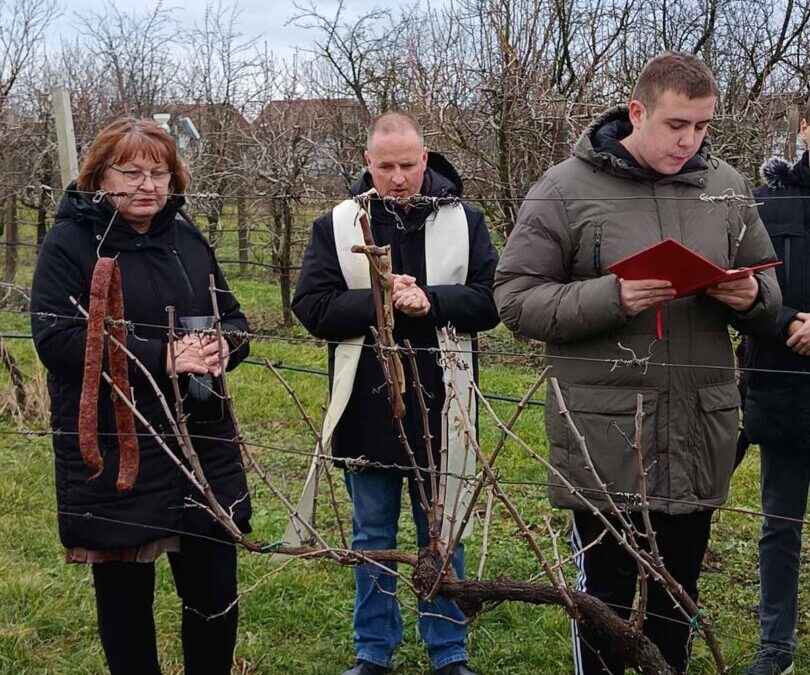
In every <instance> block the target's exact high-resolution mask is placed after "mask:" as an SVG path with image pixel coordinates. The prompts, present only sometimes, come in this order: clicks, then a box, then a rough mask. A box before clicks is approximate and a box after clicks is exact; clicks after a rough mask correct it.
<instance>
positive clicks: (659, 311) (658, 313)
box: [655, 303, 664, 342]
mask: <svg viewBox="0 0 810 675" xmlns="http://www.w3.org/2000/svg"><path fill="white" fill-rule="evenodd" d="M663 312H664V305H663V303H660V304H659V305H658V307H656V308H655V335H656V336H657V337H658V341H659V342H663V341H664V316H663Z"/></svg>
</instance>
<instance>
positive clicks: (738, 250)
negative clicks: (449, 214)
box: [495, 53, 780, 675]
mask: <svg viewBox="0 0 810 675" xmlns="http://www.w3.org/2000/svg"><path fill="white" fill-rule="evenodd" d="M717 94H718V89H717V85H716V83H715V80H714V77H713V76H712V74H711V72H710V71H709V70H708V68H707V67H706V66H705V65H704V64H703V63H702V62H701V61H700V60H698V59H697V58H696V57H694V56H692V55H690V54H682V53H665V54H661V55H660V56H657V57H656V58H654V59H652V60H651V61H650V62H649V63H647V65H646V66H645V67H644V69H643V71H642V73H641V74H640V76H639V78H638V81H637V82H636V85H635V88H634V90H633V94H632V100H631V101H630V103H629V105H628V106H626V107H625V106H620V107H617V108H614V109H612V110H609V111H608V112H606V113H605V114H603V115H602V116H600V117H599V118H597V119H596V120H594V121H593V123H592V124H591V125H590V126H589V127H588V129H587V130H586V131H585V133H584V134H583V135H582V138H581V139H580V140H579V142H578V143H577V145H576V147H575V149H574V156H573V157H572V158H570V159H568V160H566V161H564V162H562V163H561V164H559V165H557V166H555V167H553V168H552V169H551V170H550V171H549V172H548V173H546V174H545V175H544V176H543V177H542V178H541V180H540V181H539V182H538V183H537V184H536V185H535V186H534V187H533V188H532V189H531V191H530V192H529V194H528V196H527V197H526V201H525V203H524V204H523V206H522V208H521V210H520V213H519V215H518V222H517V226H516V228H515V230H514V232H513V233H512V235H511V236H510V237H509V240H508V242H507V245H506V249H505V251H504V253H503V257H502V259H501V262H500V264H499V266H498V271H497V273H496V279H495V299H496V302H497V304H498V309H499V311H500V315H501V319H502V320H503V321H504V323H506V324H507V325H508V326H509V327H510V328H511V329H512V330H514V331H516V332H518V333H520V334H522V335H525V336H527V337H531V338H535V339H539V340H544V341H546V343H547V354H548V357H549V362H550V363H551V364H552V365H553V371H554V372H553V375H554V376H555V377H557V378H558V379H559V382H560V386H561V388H562V392H563V394H564V398H565V401H566V404H567V407H568V408H569V410H570V411H571V414H572V417H573V420H574V422H575V423H576V425H577V428H578V429H579V431H580V432H581V433H582V434H584V436H585V439H586V442H587V446H588V450H589V452H590V455H591V457H592V459H593V462H594V464H595V466H596V470H597V472H598V474H599V477H600V478H601V480H603V481H604V482H605V483H606V484H607V486H608V490H609V491H610V492H611V493H612V494H613V496H614V499H617V500H620V501H621V499H622V496H621V495H622V493H624V494H625V495H626V494H627V493H630V494H638V492H639V482H638V478H637V464H636V460H635V457H634V452H633V449H632V447H631V446H630V444H629V442H628V439H632V438H633V432H634V414H635V410H636V394H637V393H641V394H643V401H644V403H643V406H644V412H645V416H644V420H643V438H642V444H643V453H644V464H645V469H646V487H647V492H648V494H649V496H650V502H651V510H652V523H653V526H654V529H655V530H656V532H657V534H658V537H657V541H658V546H659V549H660V552H661V554H662V556H663V559H664V562H665V564H666V566H667V568H668V569H669V571H670V572H671V573H672V574H673V575H674V576H675V578H676V579H677V580H678V581H679V582H680V583H681V584H682V585H683V587H684V589H685V590H686V591H687V592H688V593H689V594H690V595H691V596H692V597H693V598H697V579H698V573H699V571H700V564H701V560H702V558H703V554H704V551H705V549H706V546H707V543H708V540H709V527H710V519H711V514H712V510H711V509H712V507H714V506H717V505H720V504H722V503H723V502H724V500H725V498H726V494H727V491H728V484H729V478H730V476H731V470H732V467H733V464H734V456H735V441H736V436H737V433H736V432H737V409H738V406H739V403H740V398H739V393H738V391H737V387H736V384H735V380H734V357H733V353H732V349H731V343H730V340H729V335H728V325H729V324H730V325H733V326H735V327H737V328H738V329H740V330H743V331H750V330H754V329H765V328H766V327H767V326H769V325H770V324H771V323H772V322H773V321H774V319H775V317H776V314H777V312H778V309H779V302H780V294H779V287H778V285H777V283H776V278H775V275H774V274H773V272H772V271H766V272H764V273H758V274H756V275H749V276H747V277H745V278H742V279H739V280H736V281H730V282H725V283H720V284H718V285H717V286H715V287H713V288H710V289H708V290H707V291H706V292H705V293H700V294H698V295H693V296H689V297H684V298H680V299H677V300H675V299H673V298H674V295H675V291H674V290H673V289H672V288H671V284H670V283H669V282H668V281H666V280H656V279H646V280H640V281H638V280H636V281H628V280H624V279H619V278H617V277H616V276H614V275H613V274H610V273H609V272H607V269H606V268H607V267H608V266H609V265H611V264H612V263H615V262H617V261H619V260H621V259H622V258H625V257H627V256H629V255H631V254H633V253H636V252H638V251H639V250H641V249H644V248H646V247H648V246H651V245H653V244H655V243H657V242H660V241H662V240H663V239H666V238H668V237H671V238H673V239H676V240H678V241H679V242H681V243H683V244H685V245H686V246H688V247H690V248H692V249H694V250H695V251H697V252H698V253H699V254H700V255H702V256H704V257H705V258H708V259H709V260H711V261H713V262H714V263H716V264H717V265H719V266H721V267H723V268H736V267H743V266H751V265H755V264H757V263H763V262H766V261H770V260H773V258H774V253H773V248H772V247H771V245H770V243H769V241H768V236H767V233H766V232H765V229H764V228H763V226H762V223H761V222H760V220H759V218H758V216H757V211H756V209H755V208H751V207H749V206H747V205H745V204H733V205H730V206H728V207H727V206H725V205H722V204H718V205H715V204H711V203H707V202H705V201H703V200H701V196H705V195H721V194H724V193H726V191H727V190H729V189H731V190H733V191H734V193H736V194H739V195H746V194H749V191H748V188H747V186H746V183H745V181H744V180H743V178H742V177H741V176H740V175H739V174H738V173H737V172H736V171H734V170H733V169H732V168H731V167H729V166H728V165H727V164H725V163H724V162H722V161H720V160H718V159H716V158H714V157H710V155H709V144H708V142H707V141H706V139H705V136H706V130H707V128H708V125H709V123H710V122H711V120H712V117H713V115H714V107H715V101H716V98H717ZM659 305H661V306H662V312H661V314H660V315H658V316H657V312H656V308H657V307H658V306H659ZM659 334H660V338H662V339H660V338H659ZM630 350H632V352H631V351H630ZM648 353H650V354H651V355H652V356H651V361H652V362H653V365H649V366H647V367H636V368H633V367H627V366H622V365H621V360H627V358H628V355H630V354H635V356H636V357H637V358H639V359H640V358H643V357H645V356H646V355H647V354H648ZM594 359H599V360H602V361H606V360H614V361H613V362H612V363H600V362H595V361H594ZM616 359H618V360H616ZM654 362H666V363H668V364H678V365H679V367H671V366H669V367H661V366H656V365H654ZM636 363H638V361H636ZM692 364H694V365H695V366H700V367H695V368H690V367H689V366H690V365H692ZM705 366H717V368H707V367H705ZM546 428H547V433H548V438H549V445H550V452H551V461H552V463H553V465H554V466H555V467H556V468H557V469H558V470H559V471H560V472H562V473H563V474H564V475H565V476H566V478H567V479H568V480H569V481H571V483H573V484H574V485H575V486H577V487H579V488H583V490H582V492H581V494H582V495H583V496H584V497H585V498H587V499H589V500H590V501H591V502H592V503H593V504H594V505H596V506H597V508H600V509H601V510H603V511H605V510H607V505H606V500H605V499H604V495H600V492H599V489H598V486H597V484H596V482H595V480H594V477H593V475H592V472H590V471H589V470H588V469H587V468H586V465H585V461H584V460H583V458H582V455H581V452H580V450H579V449H578V448H577V446H576V445H575V443H574V442H573V441H572V438H571V435H570V434H569V433H568V432H567V430H566V427H565V423H564V421H563V420H562V419H561V417H560V414H559V410H558V406H557V403H556V401H555V398H554V397H553V396H549V397H548V402H547V406H546ZM550 480H551V482H552V483H555V482H556V481H555V480H554V479H553V478H550ZM550 499H551V502H552V504H553V505H555V506H558V507H567V508H571V509H573V511H574V513H573V521H574V529H573V536H572V540H573V546H574V550H575V553H576V560H577V563H578V565H579V568H580V575H579V584H578V586H579V588H580V589H581V590H583V591H586V592H588V593H590V594H592V595H594V596H596V597H598V598H600V599H602V600H603V601H604V602H606V603H608V604H609V605H610V606H611V608H613V609H615V610H616V612H618V613H619V614H620V615H622V616H624V617H628V616H629V615H630V611H631V607H632V605H633V597H634V594H635V589H636V582H637V569H636V564H635V562H634V561H633V560H632V559H631V558H630V557H629V556H628V555H627V554H626V553H624V552H623V551H622V549H620V547H619V545H618V543H617V542H616V541H614V540H612V538H610V536H609V535H608V536H606V537H603V538H602V539H601V541H599V542H597V540H598V539H599V537H600V535H602V533H603V530H604V528H603V526H602V524H601V522H600V521H599V519H598V518H597V517H596V516H594V515H593V514H592V513H590V512H589V511H588V510H586V509H585V507H584V504H583V502H582V501H581V500H580V499H579V498H578V496H577V495H575V494H572V493H570V492H569V491H568V490H566V489H565V488H564V487H563V486H562V485H558V486H552V487H551V488H550ZM632 503H633V500H632V499H631V500H627V499H625V500H624V501H623V502H622V504H623V505H626V506H627V507H628V508H632ZM638 515H639V514H634V518H636V520H637V527H638V528H639V531H641V532H643V531H644V528H643V525H642V524H641V522H640V518H637V516H638ZM594 542H597V543H594ZM591 544H593V545H591ZM647 610H648V614H647V619H646V621H645V624H644V632H645V634H646V635H647V636H648V637H650V639H651V640H653V642H655V643H656V644H657V645H658V647H659V648H660V649H661V651H662V653H663V655H664V657H665V658H666V659H667V661H668V662H669V663H670V664H671V665H672V666H673V668H674V669H675V670H676V671H677V672H682V671H684V670H685V667H686V664H687V662H688V650H689V645H688V642H689V635H690V626H689V622H688V619H686V618H685V617H684V616H683V614H682V613H681V612H679V611H678V610H677V609H675V608H673V602H672V600H671V599H670V598H669V597H668V596H667V594H666V593H665V591H664V590H663V589H662V588H661V587H659V586H658V585H657V584H653V583H651V584H650V587H649V595H648V604H647ZM573 638H574V661H575V669H576V672H577V673H586V674H589V675H590V674H592V673H604V672H611V673H622V672H623V669H622V668H621V667H620V665H619V664H620V661H619V660H618V659H617V658H616V656H615V655H614V654H612V653H611V649H610V645H609V644H606V643H605V642H604V641H602V640H601V639H600V638H599V636H598V635H596V634H594V633H592V631H590V630H588V629H587V628H586V627H585V626H580V625H577V624H574V625H573Z"/></svg>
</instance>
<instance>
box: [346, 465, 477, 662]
mask: <svg viewBox="0 0 810 675" xmlns="http://www.w3.org/2000/svg"><path fill="white" fill-rule="evenodd" d="M345 477H346V486H347V488H348V490H349V496H350V497H351V500H352V504H353V507H354V508H353V510H352V550H353V551H378V550H382V549H391V548H396V546H397V528H398V525H399V512H400V507H401V504H402V475H401V474H400V473H397V472H394V471H363V472H361V473H355V472H350V471H347V472H345ZM428 487H429V486H428V485H427V484H426V488H428ZM408 493H409V495H410V498H411V510H412V511H413V519H414V522H415V524H416V540H417V543H418V545H419V546H420V547H423V546H427V543H428V522H427V516H426V515H425V512H424V510H423V509H422V505H421V504H420V501H419V491H418V488H417V486H416V482H415V481H414V480H413V479H411V478H408ZM385 566H386V567H388V568H390V569H392V570H394V571H396V564H395V563H385ZM453 568H454V569H455V571H456V575H457V576H458V577H459V579H462V578H463V577H464V545H463V544H461V545H459V547H458V549H457V550H456V552H455V554H454V555H453ZM354 581H355V596H354V644H355V650H356V652H357V658H358V659H362V660H364V661H369V662H371V663H375V664H377V665H379V666H383V667H385V668H390V667H391V662H392V656H393V654H394V650H395V649H396V647H397V645H399V643H400V642H401V641H402V618H401V616H400V613H399V604H398V603H397V598H396V595H395V593H396V589H397V578H396V577H395V576H393V575H391V574H388V573H386V572H384V571H383V570H382V569H380V567H378V566H376V565H370V564H365V565H358V566H357V567H355V568H354ZM418 608H419V634H420V635H421V636H422V640H424V642H425V644H426V645H427V649H428V656H429V657H430V663H431V664H432V666H433V668H441V667H442V666H446V665H448V664H450V663H456V662H459V661H466V660H467V650H466V648H465V640H466V637H467V626H466V624H465V623H464V618H465V617H464V614H463V613H462V612H461V610H460V609H459V608H458V606H457V605H456V603H455V602H453V601H452V600H448V599H446V598H443V597H441V596H436V598H435V599H434V600H433V601H432V602H424V601H422V600H420V601H419V604H418ZM444 617H447V618H444Z"/></svg>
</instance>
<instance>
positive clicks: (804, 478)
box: [759, 446, 810, 653]
mask: <svg viewBox="0 0 810 675" xmlns="http://www.w3.org/2000/svg"><path fill="white" fill-rule="evenodd" d="M760 459H761V465H762V473H761V477H760V488H761V491H762V510H763V511H764V512H765V513H767V514H772V515H775V516H786V517H788V518H795V519H798V520H802V519H804V514H805V512H806V511H807V488H808V484H810V451H808V450H803V449H801V448H795V447H774V446H767V447H765V446H763V447H762V448H761V454H760ZM801 547H802V524H801V523H800V522H799V523H797V522H791V521H788V520H780V519H778V518H768V517H766V518H765V520H764V522H763V524H762V536H761V537H760V540H759V584H760V586H759V587H760V600H759V625H760V633H761V637H760V640H761V642H762V647H763V648H768V647H772V648H774V649H778V650H781V651H787V652H791V653H792V652H793V651H795V649H796V643H797V638H796V619H797V615H798V605H799V568H800V565H801Z"/></svg>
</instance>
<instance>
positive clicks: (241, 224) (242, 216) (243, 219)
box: [236, 193, 250, 274]
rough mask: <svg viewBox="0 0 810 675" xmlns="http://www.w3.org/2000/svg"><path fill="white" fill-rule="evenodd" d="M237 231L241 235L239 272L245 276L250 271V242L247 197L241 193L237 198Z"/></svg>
mask: <svg viewBox="0 0 810 675" xmlns="http://www.w3.org/2000/svg"><path fill="white" fill-rule="evenodd" d="M236 229H237V230H238V235H239V271H240V272H241V273H242V274H244V273H245V272H247V271H248V249H249V247H250V241H249V239H248V237H249V233H248V222H247V203H246V200H245V195H243V194H241V193H240V194H239V195H237V197H236Z"/></svg>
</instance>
